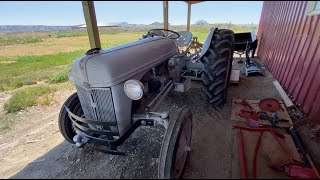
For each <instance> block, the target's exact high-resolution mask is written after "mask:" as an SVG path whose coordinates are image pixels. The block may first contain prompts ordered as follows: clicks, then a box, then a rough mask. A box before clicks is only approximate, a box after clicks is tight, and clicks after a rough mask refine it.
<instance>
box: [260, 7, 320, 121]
mask: <svg viewBox="0 0 320 180" xmlns="http://www.w3.org/2000/svg"><path fill="white" fill-rule="evenodd" d="M307 3H308V2H307V1H264V3H263V9H262V12H261V17H260V23H259V29H258V34H257V36H258V39H259V47H258V50H257V51H258V52H257V54H258V57H259V58H260V59H261V60H262V61H263V62H264V63H265V64H266V65H267V68H268V69H269V71H271V72H272V74H273V76H274V78H276V79H277V80H278V81H279V83H280V84H281V85H282V87H283V88H284V89H286V90H287V91H288V92H289V93H290V94H292V95H293V97H294V98H295V99H296V101H297V103H299V104H301V107H302V110H303V111H304V113H306V115H313V114H314V113H315V112H316V111H318V110H319V109H320V43H319V39H320V37H319V36H320V15H315V16H307V15H306V7H307Z"/></svg>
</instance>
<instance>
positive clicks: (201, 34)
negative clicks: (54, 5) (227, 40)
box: [0, 23, 257, 46]
mask: <svg viewBox="0 0 320 180" xmlns="http://www.w3.org/2000/svg"><path fill="white" fill-rule="evenodd" d="M213 26H215V27H218V28H228V29H231V30H233V31H234V32H235V33H239V32H247V31H251V30H253V29H257V26H256V25H236V24H230V23H224V24H208V25H191V32H192V33H193V34H194V35H195V36H197V37H198V38H199V40H201V41H203V40H204V38H205V37H206V34H207V33H208V32H209V29H210V28H211V27H213ZM152 28H163V27H162V26H142V27H131V28H124V27H102V28H99V33H100V35H104V34H108V35H114V34H122V33H130V34H131V33H132V34H141V35H142V34H145V33H146V32H147V31H148V30H150V29H152ZM169 29H171V30H174V31H185V30H186V29H187V28H186V25H170V26H169ZM87 35H88V34H87V30H86V29H85V28H81V29H73V30H64V31H48V32H23V33H21V32H20V33H6V34H3V35H0V46H4V45H10V44H26V43H35V42H42V41H44V40H46V39H49V38H65V37H80V36H87Z"/></svg>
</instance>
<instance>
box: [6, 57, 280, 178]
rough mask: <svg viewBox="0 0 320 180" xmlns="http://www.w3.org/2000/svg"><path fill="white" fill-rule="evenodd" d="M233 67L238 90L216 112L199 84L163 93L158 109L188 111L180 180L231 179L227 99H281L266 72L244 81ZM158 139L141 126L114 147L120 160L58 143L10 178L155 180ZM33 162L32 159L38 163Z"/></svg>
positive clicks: (159, 134) (158, 131) (158, 133)
mask: <svg viewBox="0 0 320 180" xmlns="http://www.w3.org/2000/svg"><path fill="white" fill-rule="evenodd" d="M237 60H238V59H237V58H236V59H235V62H234V66H235V68H237V69H240V70H241V72H242V73H241V77H240V82H239V85H238V86H231V87H230V88H229V93H228V99H227V103H226V104H225V106H224V107H223V108H222V109H220V110H215V109H213V108H212V107H210V106H209V105H208V104H207V103H206V102H205V101H204V100H203V98H202V96H201V93H200V89H199V87H200V84H199V83H200V82H193V85H195V86H194V88H192V89H191V90H190V91H189V92H187V93H177V92H172V93H169V95H168V97H167V98H166V100H165V101H164V102H163V103H162V106H161V109H160V110H167V111H169V112H170V113H171V114H172V113H174V112H175V111H176V109H178V108H179V107H181V106H189V107H190V108H191V109H192V112H193V135H192V143H191V149H192V150H191V152H190V156H189V159H188V162H187V164H186V169H185V174H184V178H231V177H232V172H231V170H232V141H233V140H232V139H233V137H232V123H233V122H232V121H230V115H231V101H232V99H233V98H246V99H263V98H268V97H269V98H276V99H279V100H280V99H281V98H280V96H279V94H278V92H277V90H276V89H275V88H274V86H273V84H272V81H273V80H274V78H273V77H272V75H271V74H270V73H269V72H266V76H265V77H263V76H256V77H246V76H245V75H244V69H243V67H244V64H238V63H237ZM163 135H164V129H163V128H162V127H141V128H138V129H137V130H136V131H135V132H134V133H133V134H132V135H131V137H130V138H129V139H128V140H127V141H126V142H125V143H124V144H123V145H122V147H121V148H120V149H121V150H123V151H124V152H126V153H127V155H126V156H123V157H122V156H114V155H108V154H103V153H100V152H97V151H94V150H92V149H90V148H87V147H85V148H83V149H81V150H79V149H77V148H74V147H73V146H72V145H71V144H69V143H67V142H63V143H61V144H60V145H58V146H56V147H55V148H53V149H52V150H51V151H49V152H48V153H46V154H45V155H44V156H42V157H41V158H39V159H45V161H43V162H40V161H39V162H37V163H31V164H29V165H28V166H26V167H25V168H24V169H22V170H21V171H20V172H18V173H16V174H15V175H14V176H12V177H11V178H130V179H132V178H157V167H158V166H157V165H158V161H159V159H158V156H159V152H160V147H161V142H162V138H163ZM39 159H38V160H39Z"/></svg>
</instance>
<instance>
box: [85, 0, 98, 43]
mask: <svg viewBox="0 0 320 180" xmlns="http://www.w3.org/2000/svg"><path fill="white" fill-rule="evenodd" d="M82 8H83V14H84V18H85V21H86V25H87V31H88V36H89V41H90V46H91V48H101V43H100V37H99V30H98V25H97V19H96V13H95V9H94V4H93V1H82Z"/></svg>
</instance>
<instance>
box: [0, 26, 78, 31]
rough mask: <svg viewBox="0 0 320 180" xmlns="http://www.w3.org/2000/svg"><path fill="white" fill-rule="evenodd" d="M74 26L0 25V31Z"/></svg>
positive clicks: (68, 28) (46, 29) (69, 28)
mask: <svg viewBox="0 0 320 180" xmlns="http://www.w3.org/2000/svg"><path fill="white" fill-rule="evenodd" d="M73 28H76V27H74V26H45V25H0V33H8V32H30V31H31V32H32V31H59V30H71V29H73Z"/></svg>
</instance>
